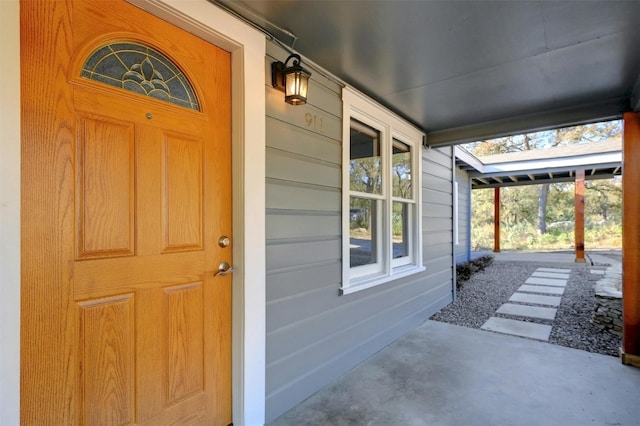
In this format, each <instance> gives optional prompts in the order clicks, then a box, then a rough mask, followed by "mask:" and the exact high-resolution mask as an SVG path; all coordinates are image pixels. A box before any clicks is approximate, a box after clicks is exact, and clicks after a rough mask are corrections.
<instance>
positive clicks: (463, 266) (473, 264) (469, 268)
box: [456, 255, 493, 289]
mask: <svg viewBox="0 0 640 426" xmlns="http://www.w3.org/2000/svg"><path fill="white" fill-rule="evenodd" d="M492 263H493V256H490V255H484V256H481V257H478V258H476V259H473V260H470V261H468V262H464V263H459V264H457V265H456V288H458V289H460V288H461V287H462V284H464V283H465V281H468V280H469V278H471V276H473V274H475V273H476V272H481V271H484V269H485V268H486V267H487V266H489V265H491V264H492Z"/></svg>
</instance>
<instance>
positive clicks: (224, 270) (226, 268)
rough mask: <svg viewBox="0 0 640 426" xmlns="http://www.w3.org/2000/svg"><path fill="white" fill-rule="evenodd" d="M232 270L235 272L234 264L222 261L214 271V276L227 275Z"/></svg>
mask: <svg viewBox="0 0 640 426" xmlns="http://www.w3.org/2000/svg"><path fill="white" fill-rule="evenodd" d="M232 272H233V266H231V265H229V263H228V262H220V265H218V271H217V272H216V273H214V274H213V276H214V277H217V276H218V275H222V276H225V275H228V274H230V273H232Z"/></svg>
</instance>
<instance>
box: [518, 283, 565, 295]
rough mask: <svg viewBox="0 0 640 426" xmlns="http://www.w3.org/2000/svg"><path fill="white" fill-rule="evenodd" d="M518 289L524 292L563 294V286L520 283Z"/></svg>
mask: <svg viewBox="0 0 640 426" xmlns="http://www.w3.org/2000/svg"><path fill="white" fill-rule="evenodd" d="M518 291H523V292H525V293H545V294H556V295H559V296H561V295H563V294H564V287H547V286H546V285H526V284H525V285H521V286H520V288H519V289H518Z"/></svg>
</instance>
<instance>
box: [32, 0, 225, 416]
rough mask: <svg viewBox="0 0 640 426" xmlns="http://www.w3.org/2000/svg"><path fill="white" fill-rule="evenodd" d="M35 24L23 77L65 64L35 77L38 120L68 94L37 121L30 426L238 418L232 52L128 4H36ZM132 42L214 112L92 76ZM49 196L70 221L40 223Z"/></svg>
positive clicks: (60, 217)
mask: <svg viewBox="0 0 640 426" xmlns="http://www.w3.org/2000/svg"><path fill="white" fill-rule="evenodd" d="M140 23H143V24H144V25H140ZM21 25H22V27H23V28H22V31H23V52H24V56H25V60H24V61H23V76H28V75H32V74H36V72H35V68H38V67H39V65H40V63H41V61H43V59H44V60H46V58H47V55H49V56H51V60H52V61H57V62H58V63H59V69H61V70H63V72H57V70H56V68H55V67H44V68H42V67H41V69H39V72H40V75H39V79H38V80H37V81H32V80H30V81H29V84H26V83H25V84H23V93H25V96H24V98H23V99H24V100H23V105H24V106H25V108H26V110H28V111H40V109H41V108H42V105H41V104H42V101H41V97H40V96H38V94H40V93H43V92H46V91H47V90H49V89H50V88H51V87H55V91H53V92H51V96H54V97H56V98H57V99H58V101H57V105H58V107H57V108H52V109H49V110H45V111H48V114H49V115H46V114H38V113H35V114H29V113H26V114H25V115H24V116H23V128H24V129H25V131H24V132H23V135H24V136H23V170H25V172H24V173H25V174H24V175H23V176H26V175H29V176H30V178H29V184H27V185H25V186H24V191H23V197H24V198H23V206H24V207H23V219H22V220H23V225H24V228H23V234H22V238H23V252H22V256H23V277H24V278H23V295H24V297H23V303H22V331H23V336H24V338H23V340H22V345H23V355H22V365H21V367H22V374H21V375H22V377H23V379H22V380H23V386H22V389H23V393H22V400H21V401H22V407H21V411H22V421H23V424H36V423H38V422H39V421H40V420H42V419H48V420H51V422H52V423H54V424H90V425H129V424H138V425H163V424H207V425H210V424H213V425H227V424H229V423H230V422H231V287H230V285H231V278H230V277H229V276H224V277H223V276H218V277H214V275H213V273H214V271H215V270H217V266H218V264H219V263H220V262H222V261H227V262H231V261H232V259H231V248H230V247H229V248H221V247H219V246H218V244H217V240H218V238H219V237H220V236H221V235H230V234H231V193H230V188H231V168H230V164H231V151H230V150H231V146H230V140H231V139H230V129H231V124H230V57H229V54H228V52H224V51H222V50H220V49H218V48H216V47H214V46H212V45H210V44H208V43H206V42H204V41H203V40H201V39H198V38H196V37H194V36H192V35H190V34H188V33H185V32H183V31H181V30H179V29H177V28H175V27H172V26H171V25H169V24H167V23H165V22H163V21H160V20H158V19H156V18H154V17H152V16H150V15H148V14H146V13H145V12H143V11H141V10H139V9H137V8H135V7H133V6H131V5H129V4H127V3H125V2H123V1H109V2H108V5H106V4H105V2H104V1H93V0H82V1H73V2H24V3H23V4H22V7H21ZM61 34H64V36H63V37H60V35H61ZM24 40H27V42H26V43H24ZM60 40H64V42H61V41H60ZM126 40H133V41H135V43H138V44H147V45H149V46H152V47H153V49H155V50H157V51H160V52H162V53H163V54H164V55H166V56H167V57H168V58H171V59H172V60H174V61H175V62H176V64H178V66H179V68H181V69H182V71H183V72H184V74H185V75H186V76H187V78H188V79H189V80H190V81H191V82H192V84H193V87H194V88H195V89H196V93H197V94H198V96H199V98H198V105H199V107H200V109H201V111H196V110H192V109H188V108H185V107H182V106H179V105H176V104H173V103H169V102H165V101H164V100H161V99H156V98H153V97H147V96H144V94H139V93H134V92H131V91H127V90H125V89H122V88H120V87H114V86H109V85H105V84H103V83H101V82H96V81H92V80H89V79H86V78H81V77H80V75H81V71H80V65H82V63H83V60H84V58H86V57H87V56H88V55H89V54H90V53H91V52H92V51H93V50H95V49H97V48H102V47H103V46H105V45H108V43H109V42H110V41H117V42H123V41H126ZM41 44H48V45H57V46H59V47H61V46H64V49H67V50H66V51H67V52H68V54H66V55H61V52H60V51H59V49H58V52H57V54H53V53H50V52H48V51H42V50H41V51H39V54H40V55H41V57H37V56H36V55H35V54H34V52H33V51H32V50H36V51H37V50H38V49H37V48H36V47H37V46H39V45H41ZM32 48H33V49H32ZM54 58H55V59H54ZM60 58H63V59H64V60H61V59H60ZM145 67H146V68H145ZM131 69H132V70H135V71H136V72H137V74H136V76H140V78H149V81H153V78H156V79H162V76H158V74H154V73H153V72H152V69H151V67H150V66H149V64H148V63H146V64H142V65H141V67H138V68H131ZM132 72H133V71H132ZM151 77H153V78H151ZM145 84H147V83H145V82H143V84H142V85H141V87H142V86H144V85H145ZM149 84H150V83H149ZM154 84H156V83H154ZM169 86H170V84H169V85H167V87H169ZM136 87H137V86H136ZM145 87H146V86H145ZM159 87H164V86H162V84H160V85H159ZM44 103H45V104H46V103H47V102H46V101H45V102H44ZM61 106H64V107H61ZM34 129H35V131H34ZM31 133H32V134H33V135H36V134H38V135H39V137H38V138H36V137H33V135H31ZM39 146H42V149H40V150H39V149H38V148H39ZM49 147H50V148H49ZM43 152H45V153H49V155H52V153H55V158H49V161H50V162H51V164H52V165H54V166H55V167H53V166H50V165H49V164H48V163H47V158H42V153H43ZM59 164H64V167H58V165H59ZM33 167H38V170H37V171H35V172H34V171H33V170H32V168H33ZM52 193H53V195H52ZM46 198H49V199H50V201H49V202H50V205H51V206H64V207H63V210H62V211H60V210H55V211H56V212H57V213H60V214H52V215H45V216H43V215H36V214H33V213H34V212H33V209H35V208H40V209H42V208H43V206H42V205H39V204H38V202H37V201H38V200H43V199H46ZM44 207H45V210H46V207H47V206H44ZM58 208H60V207H58ZM38 218H40V219H41V220H40V221H38ZM70 225H72V226H71V229H74V230H75V232H68V230H69V228H70ZM43 235H49V236H52V237H46V238H42V237H43ZM70 247H72V248H73V249H72V250H69V248H70ZM47 254H48V255H49V258H47ZM46 268H51V269H52V270H55V271H57V272H56V273H55V274H53V275H51V276H49V277H48V279H47V280H42V279H36V277H38V278H39V277H43V276H46V274H47V271H46V270H45V269H46ZM52 290H53V292H52ZM42 312H44V313H45V314H44V317H46V320H43V315H42V314H41V313H42ZM52 335H58V336H64V337H65V338H63V339H61V340H58V339H53V338H51V337H50V336H52ZM27 336H28V338H27ZM43 364H44V365H48V366H49V367H50V368H48V369H47V371H43V372H42V374H40V373H38V374H35V373H34V372H36V371H39V368H38V366H40V365H43Z"/></svg>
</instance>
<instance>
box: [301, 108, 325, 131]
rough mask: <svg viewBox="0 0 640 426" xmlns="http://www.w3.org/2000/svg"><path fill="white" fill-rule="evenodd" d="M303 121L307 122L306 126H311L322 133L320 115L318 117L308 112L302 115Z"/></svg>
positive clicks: (322, 125)
mask: <svg viewBox="0 0 640 426" xmlns="http://www.w3.org/2000/svg"><path fill="white" fill-rule="evenodd" d="M304 121H305V122H306V123H307V127H311V128H312V129H313V130H316V131H318V132H320V133H324V119H323V118H322V117H318V116H317V115H315V114H311V113H310V112H308V113H306V114H305V115H304Z"/></svg>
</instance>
